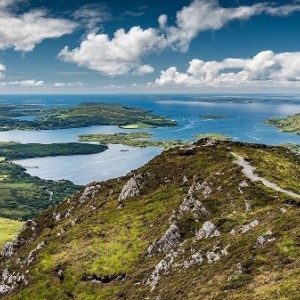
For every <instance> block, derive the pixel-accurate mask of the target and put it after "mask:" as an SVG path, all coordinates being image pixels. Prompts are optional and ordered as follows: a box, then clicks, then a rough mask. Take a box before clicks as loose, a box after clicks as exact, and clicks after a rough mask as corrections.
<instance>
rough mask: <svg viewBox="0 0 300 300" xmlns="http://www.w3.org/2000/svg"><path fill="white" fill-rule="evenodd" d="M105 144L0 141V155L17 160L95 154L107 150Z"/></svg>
mask: <svg viewBox="0 0 300 300" xmlns="http://www.w3.org/2000/svg"><path fill="white" fill-rule="evenodd" d="M107 149H108V147H107V146H106V145H99V144H98V145H97V144H87V143H53V144H37V143H29V144H21V143H16V142H0V157H5V158H6V159H7V160H18V159H26V158H35V157H46V156H69V155H87V154H96V153H100V152H103V151H105V150H107Z"/></svg>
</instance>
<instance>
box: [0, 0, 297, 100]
mask: <svg viewBox="0 0 300 300" xmlns="http://www.w3.org/2000/svg"><path fill="white" fill-rule="evenodd" d="M299 92H300V0H281V1H280V0H277V1H276V0H273V1H265V2H261V1H255V0H231V1H229V0H219V1H218V0H193V1H188V0H165V1H153V0H131V1H129V0H107V1H105V0H103V1H99V0H94V1H93V0H76V1H71V0H51V1H49V0H48V1H47V0H0V94H22V93H26V94H35V93H39V94H41V93H44V94H48V93H53V94H64V93H71V94H74V93H78V94H80V93H82V94H94V93H96V94H97V93H99V94H102V93H117V94H120V93H299Z"/></svg>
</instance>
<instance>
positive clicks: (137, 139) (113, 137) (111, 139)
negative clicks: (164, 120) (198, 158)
mask: <svg viewBox="0 0 300 300" xmlns="http://www.w3.org/2000/svg"><path fill="white" fill-rule="evenodd" d="M78 137H79V140H80V141H84V142H99V143H101V144H104V145H107V144H122V145H125V146H131V147H141V148H145V147H162V148H164V149H169V148H172V147H177V146H183V145H187V144H192V142H187V141H182V140H152V137H153V136H152V134H150V133H148V132H132V133H123V132H121V133H113V134H82V135H79V136H78Z"/></svg>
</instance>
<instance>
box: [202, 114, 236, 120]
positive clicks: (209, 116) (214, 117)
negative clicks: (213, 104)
mask: <svg viewBox="0 0 300 300" xmlns="http://www.w3.org/2000/svg"><path fill="white" fill-rule="evenodd" d="M199 118H200V119H204V120H226V119H230V118H231V116H229V115H222V114H220V115H219V114H203V115H199Z"/></svg>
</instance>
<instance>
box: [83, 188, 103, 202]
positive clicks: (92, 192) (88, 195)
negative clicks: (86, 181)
mask: <svg viewBox="0 0 300 300" xmlns="http://www.w3.org/2000/svg"><path fill="white" fill-rule="evenodd" d="M100 187H101V185H100V184H97V185H89V186H87V187H86V188H85V189H84V191H83V193H82V194H81V196H80V198H79V203H80V204H82V203H84V202H86V201H90V200H92V199H94V198H95V196H96V194H97V192H98V191H99V189H100Z"/></svg>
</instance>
